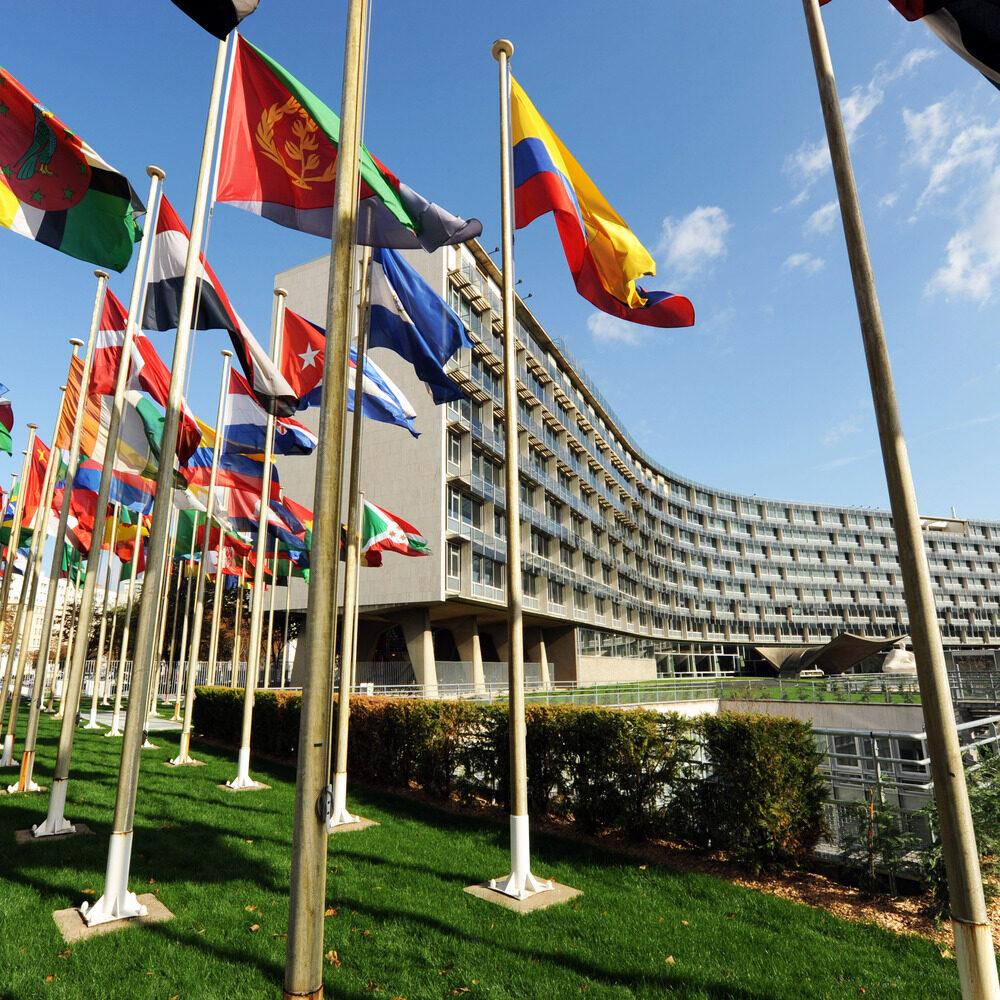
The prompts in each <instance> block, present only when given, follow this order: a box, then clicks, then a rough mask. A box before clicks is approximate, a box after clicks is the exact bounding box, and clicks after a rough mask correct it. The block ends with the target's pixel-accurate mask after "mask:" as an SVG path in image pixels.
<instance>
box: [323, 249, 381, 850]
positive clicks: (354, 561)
mask: <svg viewBox="0 0 1000 1000" xmlns="http://www.w3.org/2000/svg"><path fill="white" fill-rule="evenodd" d="M370 264H371V249H370V248H369V247H365V248H364V250H363V252H362V255H361V280H360V282H359V288H360V296H359V301H358V358H357V366H356V368H355V375H354V413H353V419H352V422H351V463H350V472H349V478H348V486H347V498H348V499H347V505H348V506H347V551H346V552H345V553H344V619H343V624H342V626H341V627H342V629H343V633H342V635H341V641H340V650H341V655H340V691H339V693H338V697H337V748H336V764H335V767H334V774H333V809H332V811H331V813H330V818H329V819H328V820H327V823H326V828H327V832H329V833H333V832H334V830H335V829H336V828H337V827H340V826H346V825H348V824H351V823H357V821H358V817H357V816H353V815H351V813H349V812H348V811H347V747H348V736H349V731H350V725H351V680H352V676H351V675H352V674H353V669H352V664H353V656H354V618H355V610H356V608H357V603H358V574H357V569H356V568H357V567H358V564H359V562H360V559H361V502H360V500H361V495H360V489H361V450H362V444H363V433H362V430H363V426H364V424H363V417H362V412H361V411H362V409H363V407H362V405H361V396H362V391H363V389H362V387H363V385H364V381H363V379H364V376H363V372H364V370H365V357H366V354H367V350H368V323H367V315H368V292H369V287H368V286H369V282H370V280H371V277H370V272H369V267H370Z"/></svg>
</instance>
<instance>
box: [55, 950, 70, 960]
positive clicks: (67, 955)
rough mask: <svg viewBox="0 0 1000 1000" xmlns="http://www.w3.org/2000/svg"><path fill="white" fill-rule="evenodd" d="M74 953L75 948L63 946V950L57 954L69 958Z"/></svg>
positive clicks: (57, 956)
mask: <svg viewBox="0 0 1000 1000" xmlns="http://www.w3.org/2000/svg"><path fill="white" fill-rule="evenodd" d="M72 954H73V950H72V949H71V948H63V950H62V951H61V952H59V954H58V955H56V958H69V956H70V955H72Z"/></svg>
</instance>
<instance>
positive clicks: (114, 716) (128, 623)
mask: <svg viewBox="0 0 1000 1000" xmlns="http://www.w3.org/2000/svg"><path fill="white" fill-rule="evenodd" d="M138 526H139V529H140V530H139V532H138V533H137V534H136V538H135V544H134V545H133V546H132V560H131V562H130V563H129V573H128V589H127V591H126V594H127V596H126V598H125V619H124V621H123V622H122V644H121V648H120V649H119V651H118V680H117V684H116V688H115V707H114V711H113V712H112V713H111V728H110V729H109V730H108V731H107V733H106V734H105V735H107V736H121V734H122V732H121V729H120V728H119V726H120V723H121V712H122V697H123V695H124V688H125V663H126V661H127V660H128V641H129V638H130V636H131V633H132V609H133V608H134V607H135V588H136V585H137V581H136V577H137V576H138V575H139V553H140V552H141V551H142V530H141V529H142V521H139V525H138ZM143 589H145V585H143ZM134 691H135V656H134V654H133V657H132V673H131V675H130V679H129V685H128V703H129V706H131V705H132V703H133V699H132V694H133V692H134ZM126 717H127V714H126Z"/></svg>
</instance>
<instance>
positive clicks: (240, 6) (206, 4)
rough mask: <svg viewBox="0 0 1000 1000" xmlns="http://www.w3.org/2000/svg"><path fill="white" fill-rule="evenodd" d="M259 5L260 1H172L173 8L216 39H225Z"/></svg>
mask: <svg viewBox="0 0 1000 1000" xmlns="http://www.w3.org/2000/svg"><path fill="white" fill-rule="evenodd" d="M259 3H260V0H173V4H174V6H175V7H179V8H180V9H181V10H182V11H184V13H185V14H187V16H188V17H190V18H192V19H193V20H195V21H197V22H198V23H199V24H200V25H201V26H202V27H203V28H204V29H205V30H206V31H207V32H208V33H209V34H212V35H215V37H216V38H225V37H226V35H228V34H229V32H230V31H232V30H233V29H234V28H236V27H237V26H238V25H239V23H240V21H242V20H243V18H245V17H249V16H250V15H251V14H252V13H253V12H254V11H255V10H256V9H257V4H259Z"/></svg>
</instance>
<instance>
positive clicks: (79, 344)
mask: <svg viewBox="0 0 1000 1000" xmlns="http://www.w3.org/2000/svg"><path fill="white" fill-rule="evenodd" d="M69 342H70V343H71V344H72V345H73V346H74V347H83V341H82V340H80V338H79V337H70V338H69Z"/></svg>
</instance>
